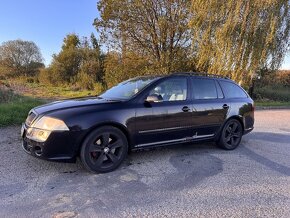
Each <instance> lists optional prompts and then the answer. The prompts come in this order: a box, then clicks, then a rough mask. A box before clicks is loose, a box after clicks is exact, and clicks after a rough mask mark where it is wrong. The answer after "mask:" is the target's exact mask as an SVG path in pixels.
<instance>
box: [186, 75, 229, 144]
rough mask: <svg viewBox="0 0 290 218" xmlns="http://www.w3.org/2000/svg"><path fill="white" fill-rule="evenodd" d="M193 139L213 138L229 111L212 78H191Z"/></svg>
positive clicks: (217, 85) (219, 89)
mask: <svg viewBox="0 0 290 218" xmlns="http://www.w3.org/2000/svg"><path fill="white" fill-rule="evenodd" d="M191 87H192V98H193V101H192V102H193V104H192V106H193V108H192V117H193V129H194V138H197V139H198V138H208V137H213V136H214V135H215V134H216V133H217V131H218V130H219V128H220V127H221V125H222V124H223V122H224V120H225V119H226V115H227V113H228V110H229V105H228V103H227V102H225V99H224V96H223V93H222V90H221V88H220V86H219V84H218V83H217V82H216V80H215V79H213V78H203V77H192V78H191Z"/></svg>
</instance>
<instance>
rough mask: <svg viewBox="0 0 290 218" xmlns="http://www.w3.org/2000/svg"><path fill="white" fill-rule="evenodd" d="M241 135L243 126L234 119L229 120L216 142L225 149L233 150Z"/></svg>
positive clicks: (237, 144)
mask: <svg viewBox="0 0 290 218" xmlns="http://www.w3.org/2000/svg"><path fill="white" fill-rule="evenodd" d="M242 136H243V127H242V125H241V123H240V122H239V121H238V120H236V119H231V120H229V121H228V122H227V123H226V124H225V126H224V128H223V130H222V132H221V136H220V139H219V140H218V142H217V144H218V145H219V146H220V147H221V148H223V149H226V150H233V149H235V148H236V147H238V146H239V144H240V142H241V139H242Z"/></svg>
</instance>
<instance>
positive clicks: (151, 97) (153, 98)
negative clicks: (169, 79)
mask: <svg viewBox="0 0 290 218" xmlns="http://www.w3.org/2000/svg"><path fill="white" fill-rule="evenodd" d="M161 101H163V99H162V96H161V95H156V94H153V95H148V96H147V98H146V100H145V102H149V103H151V102H161Z"/></svg>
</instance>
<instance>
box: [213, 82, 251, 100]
mask: <svg viewBox="0 0 290 218" xmlns="http://www.w3.org/2000/svg"><path fill="white" fill-rule="evenodd" d="M219 83H220V84H221V86H222V89H223V91H224V95H225V97H226V98H247V97H248V96H247V94H246V93H245V91H244V90H243V89H242V88H241V87H240V86H238V85H236V84H235V83H232V82H226V81H219Z"/></svg>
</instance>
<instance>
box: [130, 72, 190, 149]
mask: <svg viewBox="0 0 290 218" xmlns="http://www.w3.org/2000/svg"><path fill="white" fill-rule="evenodd" d="M149 95H150V96H152V95H153V96H158V99H159V100H160V101H158V102H150V103H148V102H145V103H142V104H141V105H140V107H138V108H137V109H136V120H135V121H136V122H135V123H136V133H137V134H136V139H135V140H136V144H137V147H143V146H150V145H155V144H163V143H174V142H180V141H182V140H184V139H185V138H186V137H189V136H192V131H191V125H192V122H191V121H192V115H191V112H192V106H191V100H190V96H189V95H188V80H187V77H182V76H179V77H173V78H167V79H166V80H163V81H162V82H160V83H159V84H157V85H156V86H154V87H153V88H152V89H151V90H150V91H148V93H147V96H149ZM144 100H145V99H144Z"/></svg>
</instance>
